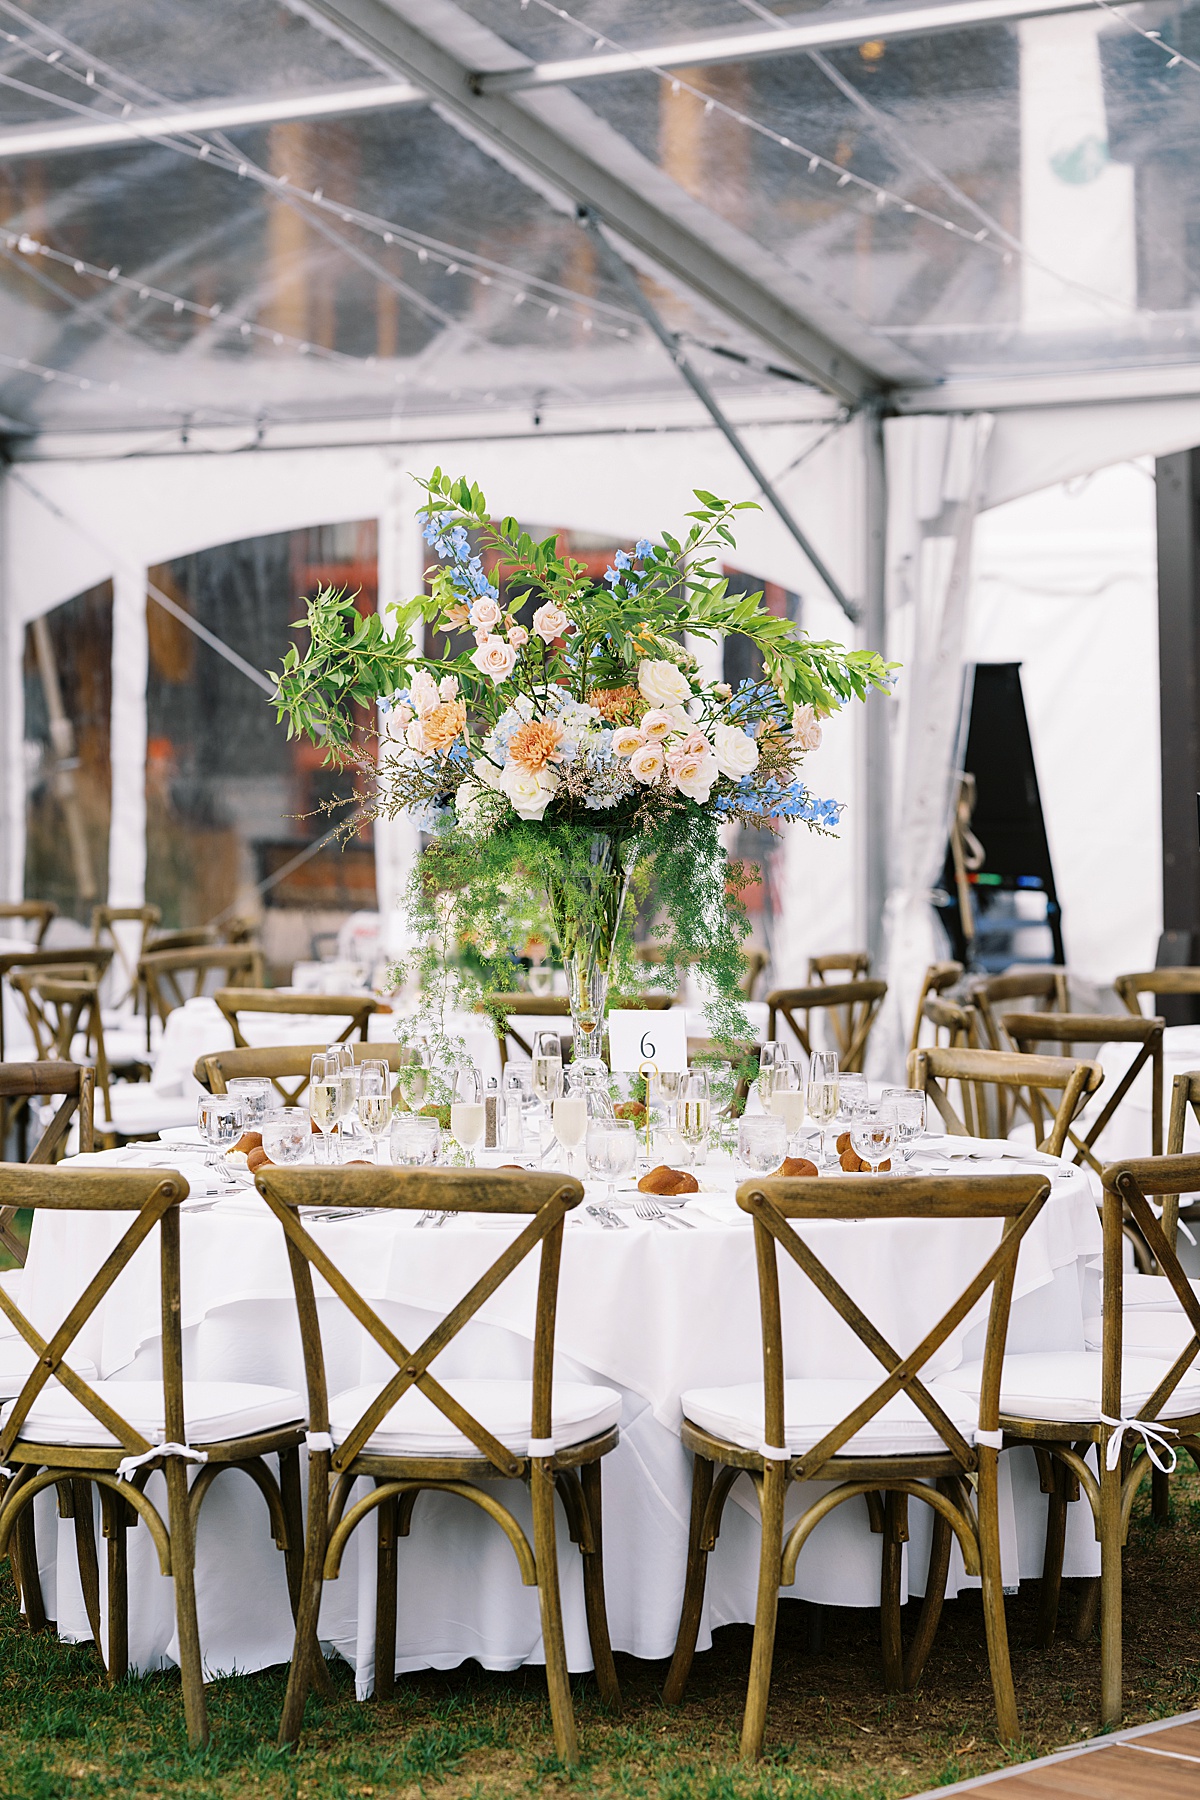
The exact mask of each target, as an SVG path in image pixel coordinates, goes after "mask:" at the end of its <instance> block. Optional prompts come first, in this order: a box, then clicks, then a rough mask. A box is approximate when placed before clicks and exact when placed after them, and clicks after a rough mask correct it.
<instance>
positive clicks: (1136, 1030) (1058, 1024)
mask: <svg viewBox="0 0 1200 1800" xmlns="http://www.w3.org/2000/svg"><path fill="white" fill-rule="evenodd" d="M1000 1023H1001V1025H1002V1026H1003V1028H1004V1030H1005V1032H1006V1034H1007V1036H1008V1037H1009V1038H1010V1040H1011V1041H1012V1042H1013V1043H1014V1044H1015V1045H1016V1046H1017V1049H1018V1050H1019V1051H1021V1052H1022V1053H1023V1054H1024V1055H1031V1054H1033V1053H1034V1046H1035V1045H1036V1044H1045V1043H1051V1044H1062V1045H1064V1046H1066V1047H1067V1052H1066V1053H1069V1048H1070V1046H1072V1045H1075V1044H1137V1045H1140V1049H1138V1051H1137V1053H1136V1055H1135V1056H1134V1058H1133V1061H1132V1062H1131V1063H1130V1065H1129V1068H1128V1069H1127V1070H1126V1072H1125V1074H1124V1075H1123V1076H1122V1077H1121V1079H1120V1081H1119V1082H1118V1083H1117V1085H1116V1087H1115V1088H1114V1089H1113V1091H1112V1093H1111V1094H1110V1095H1108V1097H1107V1099H1106V1101H1105V1105H1104V1109H1103V1111H1102V1112H1100V1113H1099V1114H1098V1116H1097V1117H1096V1119H1095V1120H1094V1121H1093V1122H1092V1123H1091V1124H1090V1125H1089V1126H1088V1128H1087V1129H1086V1131H1083V1135H1082V1136H1081V1135H1080V1131H1077V1130H1075V1128H1074V1127H1071V1128H1070V1129H1069V1130H1068V1132H1067V1137H1068V1140H1069V1142H1070V1143H1072V1144H1074V1146H1075V1158H1074V1160H1075V1161H1076V1162H1077V1163H1083V1162H1086V1163H1088V1164H1090V1166H1091V1167H1092V1168H1093V1169H1095V1170H1096V1172H1097V1174H1098V1173H1099V1172H1100V1169H1101V1167H1102V1164H1101V1162H1100V1159H1099V1157H1098V1156H1097V1155H1096V1152H1095V1145H1096V1140H1097V1138H1099V1136H1100V1134H1101V1132H1102V1131H1103V1130H1104V1128H1105V1127H1106V1125H1107V1124H1108V1122H1109V1120H1110V1119H1111V1118H1112V1116H1113V1114H1114V1113H1115V1112H1116V1110H1117V1108H1118V1106H1120V1104H1121V1102H1122V1100H1124V1099H1125V1096H1126V1095H1127V1094H1128V1093H1129V1090H1130V1088H1131V1087H1132V1086H1133V1084H1134V1082H1135V1081H1136V1080H1137V1078H1138V1076H1139V1075H1140V1074H1141V1072H1142V1070H1143V1069H1144V1068H1145V1067H1146V1065H1147V1063H1148V1064H1149V1065H1150V1086H1151V1096H1152V1098H1151V1114H1150V1144H1149V1151H1150V1154H1151V1156H1161V1155H1162V1147H1163V1145H1162V1116H1163V1021H1162V1020H1161V1019H1143V1018H1140V1017H1139V1018H1136V1019H1135V1018H1132V1017H1131V1016H1130V1015H1129V1014H1128V1013H1113V1014H1106V1013H1041V1012H1032V1013H1025V1012H1019V1013H1018V1012H1011V1013H1002V1014H1001V1018H1000ZM1080 1129H1081V1130H1082V1121H1081V1126H1080Z"/></svg>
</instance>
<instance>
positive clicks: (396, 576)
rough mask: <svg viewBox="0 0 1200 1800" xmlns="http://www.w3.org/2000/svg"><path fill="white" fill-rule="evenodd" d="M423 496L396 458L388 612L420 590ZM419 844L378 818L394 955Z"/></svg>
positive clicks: (385, 551)
mask: <svg viewBox="0 0 1200 1800" xmlns="http://www.w3.org/2000/svg"><path fill="white" fill-rule="evenodd" d="M420 500H421V492H420V489H419V488H418V487H417V485H416V483H415V482H414V481H413V479H412V470H411V467H410V466H409V465H407V464H406V463H405V462H404V461H403V459H401V458H400V457H396V458H395V460H394V462H393V464H392V467H391V469H390V471H389V478H388V481H387V484H386V491H385V495H384V500H383V505H382V506H381V508H380V512H379V551H378V554H379V611H380V612H381V613H386V611H387V608H388V607H389V606H391V604H392V602H393V601H396V600H411V599H412V597H413V596H414V595H415V594H419V593H420V591H421V583H422V581H423V579H424V566H425V558H424V556H423V554H422V552H423V550H424V548H425V544H424V539H423V538H422V536H421V532H420V527H419V525H418V522H417V519H416V510H417V507H418V505H419V504H420ZM418 629H420V627H418ZM419 848H420V838H419V834H418V832H417V830H416V827H415V826H414V825H413V823H412V820H411V819H410V818H408V817H407V816H405V817H401V818H398V819H377V820H376V821H375V892H376V896H377V902H378V906H379V911H380V915H381V917H382V921H383V931H382V943H383V946H384V948H385V950H386V951H387V952H388V954H389V955H391V956H401V955H403V954H404V952H405V950H406V949H407V948H408V940H407V930H406V926H405V921H404V918H403V916H402V915H401V913H400V911H399V906H400V898H401V896H402V894H403V893H404V890H405V888H406V886H407V885H408V877H409V871H410V870H411V868H412V866H413V863H414V862H415V860H416V856H417V851H418V849H419Z"/></svg>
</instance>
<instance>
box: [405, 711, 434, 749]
mask: <svg viewBox="0 0 1200 1800" xmlns="http://www.w3.org/2000/svg"><path fill="white" fill-rule="evenodd" d="M404 741H405V743H406V744H407V745H408V747H409V749H410V750H415V751H416V753H417V755H418V756H428V754H429V752H430V750H431V749H432V748H433V746H432V744H431V743H430V742H429V739H428V738H427V737H426V735H425V721H424V719H414V720H413V721H412V723H411V725H407V726H406V727H405V730H404Z"/></svg>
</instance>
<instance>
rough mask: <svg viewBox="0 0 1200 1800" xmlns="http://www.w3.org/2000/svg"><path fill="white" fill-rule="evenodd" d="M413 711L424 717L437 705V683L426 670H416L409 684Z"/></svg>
mask: <svg viewBox="0 0 1200 1800" xmlns="http://www.w3.org/2000/svg"><path fill="white" fill-rule="evenodd" d="M409 692H410V694H411V695H412V703H413V707H414V709H415V710H416V711H417V712H418V713H421V714H422V715H424V714H425V713H430V712H432V711H433V709H434V707H435V706H436V705H437V704H438V698H439V696H438V689H437V682H436V681H435V680H434V679H433V676H432V675H431V674H430V673H429V670H428V669H418V670H417V673H416V674H415V675H414V676H413V678H412V681H411V683H410V684H409Z"/></svg>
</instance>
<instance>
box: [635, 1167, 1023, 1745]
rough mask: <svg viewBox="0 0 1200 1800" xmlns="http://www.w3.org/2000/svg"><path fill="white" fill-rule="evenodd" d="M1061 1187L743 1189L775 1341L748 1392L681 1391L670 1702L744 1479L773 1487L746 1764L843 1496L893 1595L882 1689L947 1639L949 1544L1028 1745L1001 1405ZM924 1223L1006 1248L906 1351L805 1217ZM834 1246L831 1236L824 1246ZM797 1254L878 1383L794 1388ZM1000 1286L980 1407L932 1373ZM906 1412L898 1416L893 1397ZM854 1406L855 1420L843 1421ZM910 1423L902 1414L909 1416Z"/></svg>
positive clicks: (784, 1184)
mask: <svg viewBox="0 0 1200 1800" xmlns="http://www.w3.org/2000/svg"><path fill="white" fill-rule="evenodd" d="M1049 1193H1050V1184H1049V1182H1048V1181H1047V1180H1046V1179H1045V1177H1044V1176H1039V1175H1032V1176H1031V1175H992V1176H965V1177H964V1176H958V1177H955V1176H949V1177H942V1178H937V1177H932V1176H909V1177H908V1178H906V1179H905V1180H904V1181H903V1182H897V1181H893V1180H889V1179H888V1178H887V1177H882V1178H881V1177H878V1176H876V1177H863V1178H856V1177H852V1178H851V1179H849V1180H847V1181H838V1182H830V1181H829V1180H828V1179H825V1178H822V1179H817V1180H814V1179H807V1180H805V1179H801V1180H781V1179H777V1178H771V1179H767V1180H760V1181H751V1182H745V1183H743V1185H742V1186H741V1187H740V1188H739V1189H738V1193H737V1200H738V1205H739V1206H740V1207H741V1208H742V1210H743V1211H744V1212H748V1213H749V1214H750V1216H751V1217H752V1219H753V1220H754V1241H755V1250H756V1254H757V1260H758V1282H759V1306H760V1320H761V1331H762V1358H763V1380H762V1384H761V1386H760V1385H759V1384H757V1383H755V1384H750V1385H748V1386H739V1387H734V1388H709V1389H697V1390H694V1391H693V1392H691V1393H685V1394H684V1395H683V1396H682V1404H683V1413H684V1422H683V1431H682V1436H683V1441H684V1444H685V1445H686V1446H687V1448H688V1449H689V1450H691V1452H692V1455H693V1458H694V1461H693V1478H692V1515H691V1528H690V1533H689V1544H688V1563H687V1573H686V1577H685V1584H684V1599H683V1609H682V1614H681V1617H680V1622H679V1634H678V1637H677V1639H676V1643H675V1654H674V1657H673V1659H672V1662H671V1668H670V1672H669V1674H668V1676H667V1682H666V1686H665V1688H664V1691H663V1698H664V1700H666V1701H667V1703H668V1704H669V1705H674V1704H676V1703H678V1701H679V1700H681V1699H682V1697H683V1690H684V1685H685V1683H686V1680H687V1676H688V1671H689V1669H690V1667H691V1662H692V1657H693V1654H694V1651H695V1646H696V1635H697V1631H698V1629H699V1625H700V1618H701V1609H702V1606H703V1599H704V1584H705V1575H706V1570H707V1562H708V1556H709V1553H710V1552H711V1550H712V1548H713V1547H714V1545H715V1543H716V1540H717V1534H718V1532H719V1530H720V1526H721V1515H722V1511H723V1509H724V1505H725V1502H726V1500H727V1498H728V1496H729V1493H730V1490H731V1489H732V1487H733V1485H734V1483H735V1482H736V1480H737V1478H738V1476H739V1475H741V1474H742V1473H743V1472H748V1473H749V1474H750V1476H751V1478H752V1480H753V1482H754V1485H755V1487H756V1488H757V1490H758V1499H759V1510H760V1514H761V1520H762V1547H761V1553H760V1556H761V1560H760V1569H759V1584H758V1606H757V1611H756V1614H755V1621H754V1645H753V1649H752V1651H751V1656H750V1680H749V1685H748V1688H747V1693H746V1708H745V1715H744V1718H743V1723H742V1737H741V1753H742V1756H743V1757H744V1758H747V1759H753V1758H756V1757H758V1756H759V1755H761V1752H762V1740H763V1729H764V1725H765V1722H766V1711H767V1697H768V1691H769V1687H770V1680H771V1666H772V1660H773V1655H774V1640H775V1622H776V1615H777V1611H778V1605H779V1589H780V1587H781V1586H782V1587H791V1585H792V1583H793V1582H794V1581H795V1578H796V1564H797V1561H798V1558H799V1555H800V1552H801V1550H802V1549H803V1547H804V1544H805V1542H806V1540H807V1539H808V1537H809V1534H810V1533H811V1532H812V1530H813V1528H814V1527H815V1526H816V1525H817V1524H819V1522H820V1521H821V1519H823V1518H824V1517H825V1515H826V1514H827V1513H829V1512H831V1511H832V1510H833V1509H834V1507H836V1506H839V1505H841V1504H842V1503H843V1502H844V1501H846V1500H850V1499H852V1498H854V1497H855V1496H856V1495H860V1494H861V1495H863V1496H865V1497H866V1499H867V1504H868V1508H869V1513H870V1518H871V1525H872V1529H873V1530H875V1531H882V1533H883V1570H882V1580H881V1589H880V1598H881V1612H882V1618H881V1627H882V1635H883V1664H884V1681H885V1685H886V1686H887V1687H888V1688H891V1689H893V1690H895V1689H901V1688H912V1687H915V1686H916V1683H917V1681H918V1680H919V1678H920V1675H921V1671H922V1668H923V1667H924V1663H925V1659H926V1657H927V1655H928V1653H929V1649H930V1646H931V1644H932V1642H933V1636H934V1633H935V1631H936V1628H937V1622H938V1617H939V1615H940V1612H941V1605H942V1599H943V1597H944V1594H945V1586H946V1575H947V1570H948V1568H949V1559H950V1546H951V1538H952V1536H953V1537H955V1538H957V1540H958V1543H959V1546H960V1548H961V1550H962V1555H963V1561H964V1563H965V1564H966V1567H967V1569H968V1571H969V1572H970V1573H971V1574H972V1575H978V1576H979V1577H980V1579H981V1581H982V1585H983V1611H984V1624H985V1628H986V1632H987V1646H988V1658H989V1662H990V1664H991V1672H992V1689H993V1693H994V1696H995V1703H996V1717H997V1722H998V1724H999V1727H1000V1735H1001V1737H1003V1738H1005V1739H1007V1740H1012V1739H1014V1738H1016V1737H1017V1735H1018V1720H1017V1707H1016V1698H1015V1695H1014V1692H1013V1683H1012V1672H1011V1669H1010V1666H1009V1657H1008V1639H1007V1633H1006V1630H1005V1620H1004V1590H1003V1585H1002V1577H1001V1571H1000V1520H999V1511H998V1498H997V1461H998V1453H999V1449H1000V1433H999V1429H998V1421H997V1401H998V1397H999V1387H1000V1368H1001V1362H1002V1359H1003V1356H1004V1345H1005V1337H1006V1333H1007V1330H1008V1315H1009V1307H1010V1304H1011V1301H1012V1293H1013V1278H1014V1275H1015V1273H1016V1263H1017V1252H1018V1250H1019V1249H1020V1246H1021V1241H1022V1239H1023V1238H1024V1236H1025V1233H1026V1232H1027V1231H1028V1229H1029V1227H1030V1225H1031V1224H1032V1223H1033V1221H1034V1219H1035V1218H1036V1217H1037V1215H1038V1213H1039V1212H1040V1210H1041V1208H1042V1206H1043V1205H1044V1203H1045V1201H1046V1199H1047V1197H1048V1195H1049ZM881 1218H891V1219H898V1218H912V1219H940V1220H945V1221H947V1222H950V1221H954V1220H976V1219H995V1220H997V1221H1003V1225H1002V1230H1001V1235H1000V1241H999V1243H998V1245H997V1247H996V1248H995V1249H994V1250H993V1251H992V1253H991V1254H990V1255H989V1256H988V1257H987V1259H986V1261H985V1262H984V1263H983V1265H982V1267H981V1268H980V1269H979V1271H978V1273H977V1274H976V1275H975V1276H974V1278H973V1279H972V1280H971V1281H970V1282H969V1283H968V1284H967V1286H966V1287H965V1288H964V1289H963V1291H962V1293H961V1294H959V1295H958V1297H957V1298H956V1299H955V1300H954V1301H953V1303H952V1304H951V1305H950V1306H948V1307H947V1308H946V1310H945V1311H944V1312H943V1313H942V1316H941V1317H940V1318H939V1319H938V1320H937V1322H936V1323H935V1324H932V1325H931V1327H930V1329H929V1330H928V1331H927V1332H926V1334H925V1336H924V1337H923V1338H922V1340H921V1342H920V1344H919V1345H918V1346H917V1347H916V1348H915V1349H912V1350H910V1351H909V1352H908V1353H907V1354H905V1355H902V1354H901V1353H900V1352H899V1351H896V1350H894V1349H893V1348H892V1346H891V1344H890V1343H889V1342H888V1340H887V1337H886V1336H885V1334H884V1333H883V1332H881V1331H880V1330H879V1329H878V1327H877V1326H876V1325H875V1324H874V1322H873V1321H872V1320H871V1319H869V1318H868V1317H867V1315H866V1314H865V1313H864V1312H863V1311H862V1310H861V1309H860V1308H859V1306H858V1305H857V1304H856V1303H855V1301H854V1300H852V1299H851V1298H850V1296H849V1295H848V1294H847V1293H846V1291H845V1290H844V1288H842V1287H841V1285H840V1284H839V1283H838V1281H837V1280H836V1279H835V1278H834V1276H833V1275H832V1274H831V1273H830V1271H829V1270H828V1269H827V1268H826V1266H825V1264H824V1263H823V1262H822V1261H821V1259H820V1258H819V1257H818V1256H817V1255H816V1253H815V1251H814V1250H813V1249H811V1248H810V1247H809V1245H808V1243H807V1242H806V1241H805V1238H804V1236H803V1232H802V1230H801V1231H797V1230H796V1229H794V1227H793V1223H792V1221H803V1220H818V1219H819V1220H829V1219H881ZM817 1241H818V1242H820V1240H819V1239H818V1240H817ZM781 1249H782V1250H783V1251H784V1252H785V1253H786V1255H787V1256H788V1257H789V1258H790V1259H791V1261H792V1262H794V1263H795V1264H796V1265H797V1266H798V1267H799V1269H800V1270H801V1271H802V1272H803V1273H804V1275H805V1276H807V1278H808V1280H809V1281H810V1282H811V1283H812V1285H813V1286H814V1287H815V1288H816V1290H817V1292H818V1294H820V1295H821V1296H822V1298H823V1299H824V1300H825V1301H826V1302H827V1303H828V1304H829V1305H830V1306H831V1307H832V1308H833V1310H834V1311H835V1312H836V1313H837V1314H838V1315H839V1316H840V1318H841V1319H842V1320H843V1321H844V1322H845V1323H846V1324H847V1325H848V1326H849V1327H850V1329H851V1330H852V1331H853V1332H854V1334H855V1336H856V1337H857V1338H858V1339H859V1340H860V1341H861V1342H862V1343H863V1344H864V1345H865V1346H866V1347H867V1349H868V1350H869V1351H870V1353H871V1355H872V1356H874V1357H875V1358H876V1360H877V1361H878V1362H879V1364H880V1365H881V1369H880V1378H879V1380H878V1381H876V1380H875V1379H874V1378H873V1377H871V1376H865V1377H862V1378H860V1379H855V1380H850V1379H847V1380H844V1381H840V1382H838V1383H837V1384H836V1393H835V1394H833V1395H831V1393H830V1389H831V1387H833V1386H834V1385H835V1384H832V1383H830V1382H829V1381H827V1380H822V1379H820V1378H818V1379H814V1380H805V1379H799V1380H795V1379H788V1378H787V1377H786V1376H785V1369H786V1357H785V1347H784V1331H783V1322H782V1313H781V1307H780V1294H779V1269H778V1253H779V1251H780V1250H781ZM989 1290H990V1293H991V1306H990V1312H989V1316H988V1326H987V1337H986V1348H985V1353H984V1360H985V1366H986V1369H987V1377H986V1380H985V1383H984V1389H983V1393H982V1396H981V1398H980V1399H979V1401H978V1402H977V1404H974V1405H971V1404H969V1403H966V1402H965V1401H964V1399H963V1396H962V1395H954V1396H953V1397H952V1398H950V1399H948V1398H947V1397H946V1395H945V1392H944V1391H943V1390H942V1388H941V1386H940V1384H938V1383H933V1384H931V1383H929V1381H928V1378H927V1377H925V1376H923V1374H922V1371H923V1369H924V1368H925V1366H926V1364H927V1363H928V1362H929V1360H930V1358H931V1357H932V1356H934V1354H935V1353H936V1352H937V1350H938V1349H939V1348H940V1347H941V1346H942V1345H943V1344H944V1343H945V1342H946V1339H947V1338H948V1337H949V1336H950V1334H951V1333H952V1332H954V1331H956V1330H958V1329H959V1328H960V1327H961V1326H962V1324H963V1322H964V1320H965V1319H966V1318H967V1317H968V1315H969V1314H970V1313H971V1312H972V1311H973V1310H974V1308H975V1307H976V1306H977V1305H978V1303H979V1302H980V1301H982V1300H984V1299H985V1297H986V1296H987V1295H988V1292H989ZM895 1401H899V1403H900V1404H899V1407H897V1406H896V1405H894V1404H893V1405H891V1406H890V1410H889V1411H888V1412H887V1413H885V1411H884V1409H885V1407H889V1403H891V1402H895ZM843 1408H845V1411H844V1412H843ZM898 1412H899V1413H900V1418H897V1413H898ZM799 1481H821V1482H829V1483H832V1484H834V1485H833V1486H831V1487H830V1488H829V1489H827V1491H826V1492H825V1493H823V1494H822V1496H821V1497H820V1499H818V1500H817V1501H816V1502H815V1504H810V1505H809V1507H808V1509H807V1511H805V1512H803V1513H802V1514H801V1516H800V1520H799V1522H798V1523H797V1524H795V1525H793V1526H792V1528H791V1530H790V1531H788V1530H785V1526H784V1506H785V1502H786V1499H787V1491H788V1488H789V1487H790V1486H791V1484H792V1483H793V1482H799ZM910 1499H915V1500H921V1501H923V1502H924V1503H925V1504H926V1505H928V1506H931V1507H932V1508H933V1510H934V1531H933V1546H932V1549H931V1552H930V1567H929V1576H928V1580H927V1583H926V1588H925V1602H924V1606H923V1608H922V1613H921V1619H920V1623H919V1625H918V1627H917V1632H916V1636H915V1637H914V1639H913V1640H912V1643H911V1644H910V1646H909V1649H908V1653H907V1655H905V1653H904V1651H903V1647H902V1643H901V1636H900V1574H901V1556H902V1550H903V1543H904V1540H905V1539H906V1538H907V1536H908V1529H907V1507H908V1502H909V1500H910Z"/></svg>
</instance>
